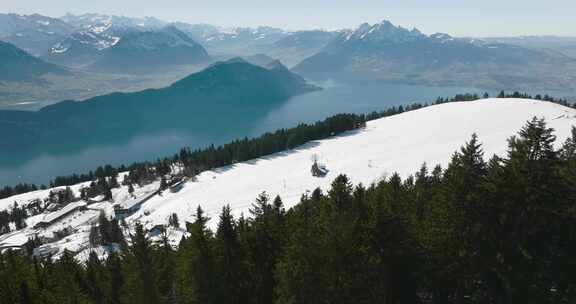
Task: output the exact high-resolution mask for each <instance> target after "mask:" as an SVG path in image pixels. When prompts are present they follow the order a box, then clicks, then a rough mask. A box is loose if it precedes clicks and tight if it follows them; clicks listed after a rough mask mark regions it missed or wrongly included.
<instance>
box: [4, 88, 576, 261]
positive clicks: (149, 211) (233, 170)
mask: <svg viewBox="0 0 576 304" xmlns="http://www.w3.org/2000/svg"><path fill="white" fill-rule="evenodd" d="M534 116H536V117H538V118H544V119H545V120H546V122H547V123H548V125H549V126H550V127H552V128H554V129H555V135H556V136H557V137H558V140H557V142H556V145H557V146H560V145H561V144H562V143H563V142H564V140H565V139H566V138H567V137H568V136H569V135H570V131H571V128H572V126H573V125H576V110H575V109H572V108H568V107H564V106H561V105H558V104H554V103H549V102H543V101H534V100H523V99H485V100H478V101H473V102H455V103H446V104H442V105H436V106H430V107H426V108H423V109H419V110H415V111H410V112H406V113H402V114H399V115H395V116H391V117H386V118H382V119H378V120H374V121H370V122H368V123H367V126H366V128H364V129H361V130H356V131H351V132H347V133H345V134H342V135H339V136H335V137H332V138H329V139H325V140H319V141H314V142H310V143H308V144H305V145H303V146H300V147H298V148H297V149H294V150H289V151H285V152H281V153H277V154H273V155H269V156H266V157H262V158H259V159H255V160H252V161H247V162H243V163H238V164H235V165H232V166H228V167H223V168H218V169H215V170H211V171H206V172H203V173H201V174H200V175H198V176H197V178H196V180H195V181H188V182H186V183H185V184H184V186H183V188H182V189H181V190H179V191H178V192H175V193H172V192H171V191H168V190H167V191H164V192H162V193H161V194H160V195H155V196H154V197H152V198H151V199H149V200H148V201H146V202H145V203H144V204H143V205H142V207H141V208H140V210H139V211H137V212H136V213H134V214H133V215H131V216H130V217H127V218H126V222H127V223H128V224H129V225H130V226H133V224H134V223H135V222H136V221H139V222H141V223H143V224H144V225H145V227H147V228H151V227H153V226H154V225H158V224H164V225H165V224H167V223H168V217H169V216H170V215H171V214H172V213H177V214H178V217H179V219H180V223H181V225H182V226H184V224H183V223H184V222H185V221H193V220H194V216H193V215H194V213H195V210H196V208H197V206H199V205H200V206H202V208H203V209H204V210H205V211H206V214H207V216H209V217H210V218H211V221H210V222H209V226H210V227H211V228H213V229H215V228H216V225H217V221H218V215H219V213H220V211H221V209H222V207H223V206H225V205H227V204H229V205H230V206H231V208H232V212H233V214H234V215H235V216H240V215H241V214H244V215H246V216H248V215H249V208H250V207H251V204H252V203H253V202H254V199H255V198H256V196H257V195H258V194H260V193H262V192H263V191H265V192H266V193H267V194H269V195H270V197H271V198H273V197H274V196H276V195H280V197H281V198H282V200H283V201H284V204H285V206H286V207H287V208H289V207H292V206H293V205H295V204H296V203H298V201H299V200H300V197H301V196H302V194H304V193H306V192H307V191H312V190H314V189H315V188H317V187H320V188H321V189H323V190H325V189H327V188H328V187H329V186H330V184H331V183H332V181H333V180H334V178H335V177H336V176H337V175H339V174H346V175H348V177H349V178H350V179H351V181H352V182H353V183H355V184H357V183H363V184H370V183H372V182H375V181H377V180H379V179H381V178H383V177H386V176H390V175H391V174H392V173H394V172H398V173H399V174H400V175H401V176H402V177H407V176H409V175H411V174H413V173H415V172H416V171H417V170H418V169H419V168H420V166H421V165H422V164H423V163H426V164H428V166H429V168H432V167H433V166H435V165H436V164H441V165H442V166H443V167H444V166H445V165H446V164H447V163H448V162H449V160H450V157H451V155H452V154H453V152H455V151H456V150H458V149H459V148H460V147H461V146H462V145H463V144H464V143H465V142H466V141H468V140H469V139H470V137H471V136H472V134H473V133H476V134H477V135H478V137H479V140H480V142H481V143H482V144H483V150H484V152H485V158H489V157H491V156H492V155H493V154H498V155H501V156H505V153H506V149H507V139H508V138H509V137H511V136H512V135H515V134H516V133H517V132H518V131H519V130H520V129H521V128H522V127H523V126H524V125H525V123H526V121H528V120H530V119H531V118H532V117H534ZM313 158H317V159H318V162H319V163H320V164H322V165H325V166H326V169H328V170H329V172H328V174H327V175H326V176H325V177H313V176H312V174H311V166H312V163H313ZM157 185H158V183H155V184H153V186H150V185H149V186H146V187H147V188H146V189H141V190H140V189H139V188H136V191H135V195H136V197H142V196H144V195H146V194H147V193H150V191H153V189H157ZM150 187H152V188H150ZM79 188H80V187H79V186H73V187H72V189H73V190H74V191H75V192H76V193H77V191H78V189H79ZM127 191H128V190H127V187H122V188H120V189H114V190H113V196H114V198H115V202H114V204H120V205H124V206H125V205H130V204H132V200H133V199H134V198H133V197H131V196H130V195H128V192H127ZM47 195H48V190H46V191H35V192H32V193H27V194H22V195H17V196H13V197H11V198H7V199H4V200H0V208H2V209H3V208H7V207H8V206H11V204H13V203H14V202H15V201H17V202H19V204H25V203H26V201H27V200H31V199H34V198H45V197H46V196H47ZM91 206H93V205H89V206H88V207H89V209H88V211H82V212H83V213H81V214H77V215H75V216H76V217H74V218H73V219H67V218H65V219H64V220H66V221H68V222H72V223H73V225H75V227H81V228H82V229H77V233H76V234H78V235H76V234H75V235H72V236H70V237H69V243H70V244H69V245H68V246H65V243H66V242H64V244H63V245H60V243H58V244H52V245H53V246H54V245H55V246H57V247H62V248H63V247H72V248H74V247H80V246H79V244H80V243H84V242H85V240H86V239H87V233H88V232H87V231H89V229H88V228H89V225H90V222H91V221H94V218H95V216H96V214H97V213H96V211H93V210H94V209H101V210H106V214H110V213H111V209H110V208H111V206H112V203H111V202H103V203H100V204H99V205H98V206H97V207H98V208H91ZM82 218H84V219H86V223H84V224H82V223H79V219H82ZM30 220H32V218H30ZM36 221H37V220H36ZM29 227H30V226H29ZM60 227H61V226H60ZM29 229H31V228H26V229H24V230H25V231H22V234H24V235H29V234H30V231H29ZM48 229H50V228H48ZM50 230H52V229H50ZM22 234H18V233H16V234H14V233H12V234H10V235H11V237H9V238H8V239H6V237H5V236H0V247H1V245H2V244H3V243H4V244H9V243H11V242H10V239H11V238H12V239H13V240H14V241H15V242H14V243H17V242H16V241H19V242H21V241H22V240H23V239H24V238H23V235H22ZM169 235H170V238H171V241H172V242H173V243H174V244H176V243H177V241H178V240H179V239H180V238H181V236H182V235H183V231H182V230H178V229H173V231H169ZM60 242H62V241H60ZM78 252H79V253H80V252H81V251H78ZM84 254H85V252H84Z"/></svg>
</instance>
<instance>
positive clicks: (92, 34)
mask: <svg viewBox="0 0 576 304" xmlns="http://www.w3.org/2000/svg"><path fill="white" fill-rule="evenodd" d="M120 39H121V37H120V36H117V35H113V34H111V33H102V32H98V31H94V29H88V30H82V31H78V32H74V33H72V34H71V35H69V36H68V37H66V38H64V39H63V40H61V41H59V42H57V43H55V44H54V45H52V46H51V47H50V49H49V50H48V51H47V53H46V54H44V55H43V56H42V58H43V59H45V60H47V61H49V62H54V63H58V64H63V65H67V66H74V67H82V66H87V65H89V64H91V63H93V62H94V61H96V60H97V59H98V58H99V57H100V55H102V51H104V50H106V49H108V48H110V47H112V46H114V45H116V43H118V41H120Z"/></svg>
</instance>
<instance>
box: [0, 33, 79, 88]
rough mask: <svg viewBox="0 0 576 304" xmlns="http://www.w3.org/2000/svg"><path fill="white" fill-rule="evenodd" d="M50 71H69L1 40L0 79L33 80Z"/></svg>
mask: <svg viewBox="0 0 576 304" xmlns="http://www.w3.org/2000/svg"><path fill="white" fill-rule="evenodd" d="M50 73H51V74H67V73H68V72H67V71H66V70H64V69H63V68H60V67H58V66H56V65H53V64H50V63H47V62H44V61H42V60H40V59H38V58H36V57H34V56H32V55H30V54H28V53H26V52H25V51H23V50H21V49H19V48H18V47H16V46H15V45H13V44H10V43H7V42H3V41H0V81H32V80H34V79H36V78H37V77H39V76H42V75H44V74H50Z"/></svg>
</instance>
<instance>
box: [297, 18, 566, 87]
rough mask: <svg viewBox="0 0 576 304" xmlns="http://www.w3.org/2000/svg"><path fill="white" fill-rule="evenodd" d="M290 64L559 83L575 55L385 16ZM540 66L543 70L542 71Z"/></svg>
mask: <svg viewBox="0 0 576 304" xmlns="http://www.w3.org/2000/svg"><path fill="white" fill-rule="evenodd" d="M294 70H295V71H296V72H298V73H301V74H302V75H305V76H307V77H310V78H315V79H338V80H344V81H356V82H361V81H389V82H404V83H422V84H437V85H467V86H479V87H498V86H508V87H533V86H548V87H549V88H552V87H554V88H561V87H566V86H573V83H574V81H575V80H576V77H575V76H574V75H576V74H575V73H574V72H576V60H575V59H573V58H570V57H567V56H562V55H558V54H556V55H554V54H550V53H547V52H542V51H539V50H535V49H528V48H523V47H519V46H514V45H509V44H503V43H491V42H486V41H482V40H471V39H463V38H454V37H451V36H449V35H447V34H433V35H425V34H423V33H422V32H420V31H419V30H417V29H412V30H409V29H405V28H402V27H400V26H395V25H394V24H392V23H390V22H388V21H383V22H381V23H378V24H367V23H365V24H362V25H361V26H360V27H358V28H357V29H355V30H349V31H344V32H342V33H340V34H339V35H338V36H337V37H336V38H335V39H334V40H332V41H331V42H330V43H329V44H328V45H326V46H325V47H324V48H323V49H322V50H321V51H320V52H318V53H317V54H315V55H312V56H310V57H309V58H307V59H305V60H304V61H302V62H301V63H300V64H298V65H297V66H296V67H295V68H294ZM552 71H556V72H558V71H562V72H560V73H554V74H552V73H550V72H552ZM543 72H548V74H547V75H546V76H545V77H543V75H542V73H543Z"/></svg>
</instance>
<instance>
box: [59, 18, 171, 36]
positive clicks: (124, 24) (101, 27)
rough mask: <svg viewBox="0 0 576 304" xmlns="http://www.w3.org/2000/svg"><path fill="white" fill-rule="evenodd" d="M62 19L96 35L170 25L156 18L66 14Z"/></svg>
mask: <svg viewBox="0 0 576 304" xmlns="http://www.w3.org/2000/svg"><path fill="white" fill-rule="evenodd" d="M60 19H61V20H63V21H64V22H66V23H68V24H70V25H72V26H74V27H76V28H79V29H84V30H89V31H91V32H95V33H104V32H107V31H111V30H113V31H118V30H121V29H132V28H140V29H142V30H154V29H159V28H162V27H164V26H166V25H167V24H168V23H167V22H164V21H162V20H159V19H157V18H154V17H144V18H136V17H125V16H116V15H104V14H83V15H73V14H66V15H65V16H63V17H61V18H60Z"/></svg>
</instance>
